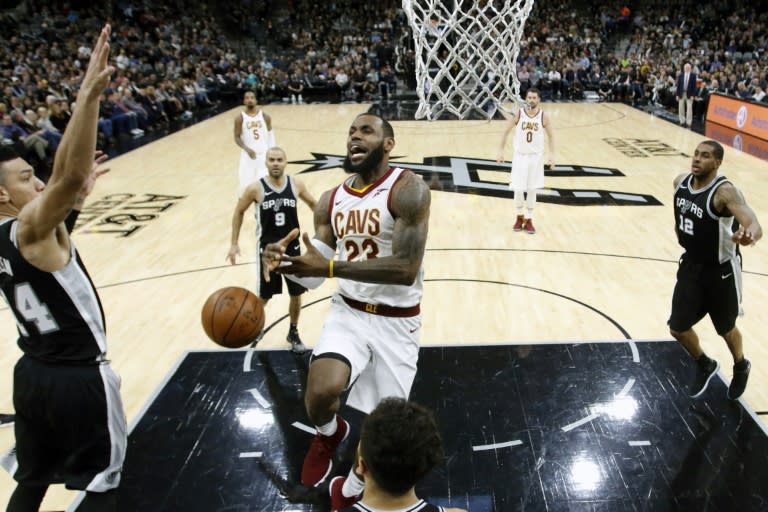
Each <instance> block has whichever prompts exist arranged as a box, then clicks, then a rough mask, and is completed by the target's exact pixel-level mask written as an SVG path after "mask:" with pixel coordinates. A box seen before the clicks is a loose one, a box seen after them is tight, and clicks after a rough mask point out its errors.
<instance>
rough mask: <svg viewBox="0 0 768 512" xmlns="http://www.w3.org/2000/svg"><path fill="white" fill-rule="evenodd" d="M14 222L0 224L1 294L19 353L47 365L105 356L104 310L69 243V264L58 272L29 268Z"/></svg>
mask: <svg viewBox="0 0 768 512" xmlns="http://www.w3.org/2000/svg"><path fill="white" fill-rule="evenodd" d="M17 228H18V222H17V220H16V219H8V220H5V221H3V222H2V223H0V289H1V290H2V293H3V295H4V296H5V301H6V302H7V303H8V306H9V307H10V308H11V311H12V312H13V314H14V316H15V318H16V325H17V327H18V330H19V340H18V343H19V348H21V350H22V351H23V352H24V353H25V354H27V355H29V356H32V357H35V358H37V359H40V360H42V361H47V362H52V363H56V362H76V361H77V362H83V361H97V360H100V359H101V358H102V357H103V355H104V354H105V353H106V351H107V346H106V331H105V325H104V311H103V310H102V307H101V301H100V300H99V295H98V294H97V293H96V288H95V287H94V286H93V282H92V281H91V278H90V276H89V275H88V272H87V271H86V270H85V267H84V266H83V262H82V261H81V260H80V256H79V255H78V253H77V250H75V246H74V244H73V243H72V241H71V240H70V247H71V256H70V260H69V263H67V265H66V266H65V267H64V268H62V269H61V270H57V271H56V272H44V271H42V270H39V269H38V268H36V267H34V266H32V265H30V264H29V263H28V262H27V261H26V260H25V259H24V258H23V257H22V255H21V253H20V252H19V248H18V242H17V236H16V229H17Z"/></svg>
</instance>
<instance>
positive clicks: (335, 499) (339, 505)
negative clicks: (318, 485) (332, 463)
mask: <svg viewBox="0 0 768 512" xmlns="http://www.w3.org/2000/svg"><path fill="white" fill-rule="evenodd" d="M346 481H347V477H345V476H337V477H334V478H333V479H332V480H331V485H330V486H328V493H329V494H330V495H331V511H332V512H336V511H337V510H342V509H345V508H347V507H351V506H352V505H354V504H355V503H357V502H358V501H360V498H362V497H363V495H362V494H358V495H357V496H352V497H351V498H347V497H346V496H344V493H343V492H341V489H342V488H343V487H344V482H346Z"/></svg>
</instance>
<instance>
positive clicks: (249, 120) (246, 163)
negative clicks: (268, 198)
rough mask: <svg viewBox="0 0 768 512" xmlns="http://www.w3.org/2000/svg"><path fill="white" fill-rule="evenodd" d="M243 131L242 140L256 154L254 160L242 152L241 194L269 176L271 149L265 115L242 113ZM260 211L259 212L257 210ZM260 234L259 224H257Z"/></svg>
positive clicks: (241, 132) (260, 112) (259, 112)
mask: <svg viewBox="0 0 768 512" xmlns="http://www.w3.org/2000/svg"><path fill="white" fill-rule="evenodd" d="M241 117H242V123H243V124H242V130H241V131H240V140H242V141H243V143H244V144H245V145H246V146H248V147H249V148H251V149H252V150H254V151H255V152H256V158H255V159H252V158H251V157H250V156H248V153H246V152H245V150H243V149H241V150H240V170H239V176H240V193H241V194H242V192H243V190H245V188H246V187H247V186H248V185H250V184H251V183H253V182H254V181H257V180H259V179H261V178H263V177H265V176H266V175H267V150H268V149H269V130H268V129H267V123H266V121H265V120H264V114H263V113H262V111H261V110H259V111H258V112H257V113H256V115H253V116H251V115H248V114H247V113H246V112H241ZM257 211H258V210H257ZM256 230H257V232H258V224H257V229H256Z"/></svg>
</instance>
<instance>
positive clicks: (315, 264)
mask: <svg viewBox="0 0 768 512" xmlns="http://www.w3.org/2000/svg"><path fill="white" fill-rule="evenodd" d="M294 238H295V237H294ZM301 239H302V241H303V242H304V249H305V251H304V253H303V254H302V255H301V256H285V255H283V256H282V261H283V262H288V263H289V264H287V265H285V264H284V265H280V266H279V267H278V268H277V271H278V272H280V273H281V274H293V275H296V276H298V277H327V276H328V272H329V269H328V265H329V262H328V259H327V258H326V257H325V256H323V255H322V254H321V253H320V251H318V250H317V248H316V247H315V246H314V245H312V241H311V240H310V238H309V235H308V234H307V233H304V235H302V237H301Z"/></svg>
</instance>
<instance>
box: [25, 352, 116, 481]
mask: <svg viewBox="0 0 768 512" xmlns="http://www.w3.org/2000/svg"><path fill="white" fill-rule="evenodd" d="M119 390H120V377H119V376H118V375H117V373H115V371H114V370H113V369H112V367H111V365H110V364H109V363H108V362H104V363H101V364H95V363H94V364H83V365H56V364H49V363H44V362H42V361H39V360H36V359H33V358H31V357H29V356H26V355H25V356H22V357H21V359H19V361H18V362H17V363H16V368H15V370H14V382H13V405H14V407H15V408H16V423H15V425H14V428H15V434H16V454H15V455H16V461H17V464H18V466H17V468H16V471H15V472H14V473H13V477H14V478H15V479H16V480H17V481H18V482H23V483H26V484H30V485H48V484H52V483H64V484H65V485H66V486H67V488H69V489H79V490H88V491H93V492H105V491H108V490H110V489H113V488H115V487H117V486H118V484H119V483H120V472H121V470H122V466H123V461H124V460H125V450H126V445H127V429H126V421H125V413H124V411H123V404H122V401H121V399H120V391H119Z"/></svg>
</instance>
